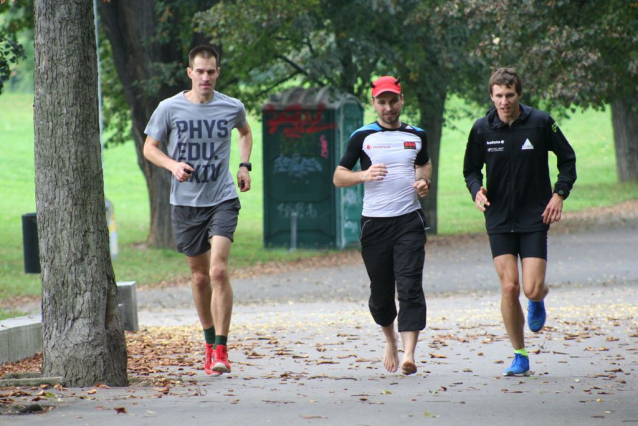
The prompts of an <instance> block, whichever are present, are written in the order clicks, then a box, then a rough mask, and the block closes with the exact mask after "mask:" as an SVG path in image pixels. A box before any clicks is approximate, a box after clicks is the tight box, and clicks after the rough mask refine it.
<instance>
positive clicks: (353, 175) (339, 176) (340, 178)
mask: <svg viewBox="0 0 638 426" xmlns="http://www.w3.org/2000/svg"><path fill="white" fill-rule="evenodd" d="M387 174H388V168H387V167H386V165H385V164H373V165H371V166H370V167H369V168H368V170H361V171H359V172H353V171H352V170H350V169H347V168H345V167H343V166H337V169H336V170H335V174H334V176H333V178H332V182H333V183H334V184H335V186H336V187H338V188H347V187H349V186H354V185H357V184H360V183H363V182H372V181H375V180H383V178H384V177H385V175H387Z"/></svg>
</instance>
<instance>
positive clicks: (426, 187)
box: [412, 160, 432, 198]
mask: <svg viewBox="0 0 638 426" xmlns="http://www.w3.org/2000/svg"><path fill="white" fill-rule="evenodd" d="M414 177H415V179H416V180H415V182H414V183H413V184H412V187H413V188H414V189H416V192H417V194H419V197H421V198H423V197H426V196H427V195H428V194H429V193H430V181H431V179H432V161H429V160H428V162H427V163H425V164H424V165H422V166H416V167H415V170H414Z"/></svg>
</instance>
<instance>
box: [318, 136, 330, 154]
mask: <svg viewBox="0 0 638 426" xmlns="http://www.w3.org/2000/svg"><path fill="white" fill-rule="evenodd" d="M319 142H321V156H322V157H323V158H326V159H327V158H328V141H327V140H326V137H325V136H324V135H321V137H320V138H319Z"/></svg>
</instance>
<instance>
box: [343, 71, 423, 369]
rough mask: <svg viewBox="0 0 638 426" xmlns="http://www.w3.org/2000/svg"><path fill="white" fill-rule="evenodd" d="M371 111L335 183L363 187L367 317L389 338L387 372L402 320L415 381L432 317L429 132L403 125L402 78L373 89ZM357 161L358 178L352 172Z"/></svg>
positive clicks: (395, 358)
mask: <svg viewBox="0 0 638 426" xmlns="http://www.w3.org/2000/svg"><path fill="white" fill-rule="evenodd" d="M372 107H373V108H374V110H375V111H376V113H377V115H378V117H379V118H378V120H377V121H376V122H374V123H371V124H368V125H367V126H363V127H362V128H360V129H358V130H356V131H355V132H354V133H353V134H352V135H351V136H350V140H349V141H348V146H347V148H346V152H345V154H344V155H343V158H342V159H341V162H340V163H339V166H337V169H336V170H335V173H334V179H333V180H334V184H335V185H336V186H337V187H349V186H354V185H357V184H360V183H363V185H364V188H365V195H364V198H363V213H362V216H361V254H362V257H363V262H364V264H365V266H366V270H367V272H368V276H369V277H370V299H369V302H368V305H369V307H370V313H371V314H372V317H373V318H374V321H375V322H376V323H377V324H379V325H380V326H381V329H382V330H383V334H384V336H385V339H386V347H385V352H384V356H383V365H384V366H385V368H386V369H387V370H388V371H390V372H396V371H397V370H398V369H399V353H398V335H397V333H396V332H395V328H394V321H395V319H396V318H397V316H398V331H399V334H400V335H401V340H402V342H403V359H402V361H401V364H400V365H401V370H402V372H403V374H413V373H416V371H417V368H416V363H415V360H414V352H415V349H416V344H417V340H418V337H419V332H420V331H421V330H423V329H424V328H425V323H426V313H427V308H426V304H425V295H424V293H423V284H422V280H423V263H424V261H425V241H426V235H425V230H426V229H427V228H426V222H425V216H424V214H423V211H422V210H421V205H420V203H419V200H418V197H425V196H427V195H428V192H429V187H430V177H431V175H432V164H431V162H430V158H429V156H428V153H427V139H426V136H425V132H424V131H423V130H422V129H419V128H418V127H414V126H410V125H409V124H406V123H402V122H401V121H400V120H399V118H400V116H401V109H402V108H403V94H402V93H401V84H400V83H399V80H398V79H396V78H394V77H390V76H384V77H380V78H378V79H377V80H375V81H374V83H372ZM357 161H359V162H360V164H361V171H353V169H354V167H355V165H356V163H357ZM395 289H396V293H397V294H398V299H399V310H398V315H397V307H396V304H395Z"/></svg>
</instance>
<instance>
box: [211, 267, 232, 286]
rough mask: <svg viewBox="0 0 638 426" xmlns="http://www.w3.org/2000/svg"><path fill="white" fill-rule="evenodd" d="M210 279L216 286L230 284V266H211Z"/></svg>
mask: <svg viewBox="0 0 638 426" xmlns="http://www.w3.org/2000/svg"><path fill="white" fill-rule="evenodd" d="M210 279H211V280H212V281H213V285H214V286H219V285H224V284H226V283H227V282H228V266H227V265H225V264H223V263H216V264H213V265H211V266H210Z"/></svg>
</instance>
